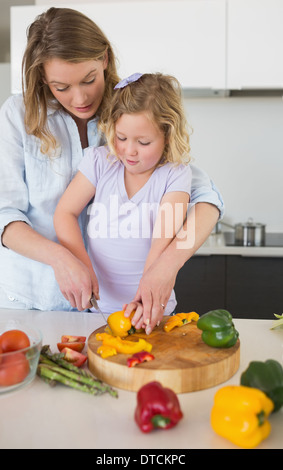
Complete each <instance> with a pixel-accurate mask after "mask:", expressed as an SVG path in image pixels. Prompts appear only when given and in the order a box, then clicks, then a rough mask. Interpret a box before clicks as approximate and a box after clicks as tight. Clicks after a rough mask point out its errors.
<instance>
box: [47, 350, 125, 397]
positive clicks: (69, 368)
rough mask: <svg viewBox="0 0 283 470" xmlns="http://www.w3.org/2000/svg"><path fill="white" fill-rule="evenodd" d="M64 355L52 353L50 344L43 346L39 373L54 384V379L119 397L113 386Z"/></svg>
mask: <svg viewBox="0 0 283 470" xmlns="http://www.w3.org/2000/svg"><path fill="white" fill-rule="evenodd" d="M63 357H64V354H62V353H60V354H57V353H56V354H52V353H51V351H50V347H49V346H47V345H45V346H43V347H42V349H41V354H40V359H39V366H38V375H39V376H40V377H42V378H44V380H45V381H51V382H52V385H54V381H58V382H61V383H64V384H65V385H68V386H70V387H73V388H76V389H78V390H82V391H85V392H88V393H92V394H94V395H98V394H102V393H109V394H110V395H111V396H114V397H118V393H117V391H116V390H114V389H113V388H112V387H110V386H109V385H107V384H105V383H103V382H102V381H101V380H99V379H97V378H96V377H94V376H93V375H92V374H90V373H88V372H87V371H85V370H83V369H80V368H79V367H76V366H74V365H73V364H71V363H70V362H68V361H66V360H65V359H63ZM74 384H76V385H74ZM88 389H90V390H91V391H88Z"/></svg>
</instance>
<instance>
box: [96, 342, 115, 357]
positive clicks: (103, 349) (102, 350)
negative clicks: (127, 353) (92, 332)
mask: <svg viewBox="0 0 283 470" xmlns="http://www.w3.org/2000/svg"><path fill="white" fill-rule="evenodd" d="M97 352H98V354H100V356H101V357H103V358H105V357H110V356H115V355H116V354H117V351H116V349H115V348H113V347H111V346H106V345H102V346H99V348H98V349H97Z"/></svg>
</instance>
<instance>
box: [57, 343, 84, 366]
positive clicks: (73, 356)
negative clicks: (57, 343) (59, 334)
mask: <svg viewBox="0 0 283 470" xmlns="http://www.w3.org/2000/svg"><path fill="white" fill-rule="evenodd" d="M61 352H62V353H64V354H65V356H64V359H66V361H68V362H71V363H72V364H74V366H77V367H81V366H82V365H83V364H84V363H85V361H86V360H87V356H85V355H84V354H81V353H79V352H77V351H74V350H73V349H71V348H69V347H68V348H64V349H62V351H61Z"/></svg>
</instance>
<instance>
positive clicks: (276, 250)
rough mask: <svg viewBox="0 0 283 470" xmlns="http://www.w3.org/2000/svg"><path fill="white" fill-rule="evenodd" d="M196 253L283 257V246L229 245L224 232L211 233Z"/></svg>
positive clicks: (201, 254) (202, 254)
mask: <svg viewBox="0 0 283 470" xmlns="http://www.w3.org/2000/svg"><path fill="white" fill-rule="evenodd" d="M196 255H200V256H210V255H238V256H248V257H254V256H257V257H270V258H282V257H283V247H277V246H271V247H270V246H260V247H257V246H229V245H226V244H225V241H224V236H223V233H213V234H211V235H210V236H209V237H208V239H207V240H206V242H205V243H204V244H203V245H202V246H201V248H199V250H198V251H197V252H196Z"/></svg>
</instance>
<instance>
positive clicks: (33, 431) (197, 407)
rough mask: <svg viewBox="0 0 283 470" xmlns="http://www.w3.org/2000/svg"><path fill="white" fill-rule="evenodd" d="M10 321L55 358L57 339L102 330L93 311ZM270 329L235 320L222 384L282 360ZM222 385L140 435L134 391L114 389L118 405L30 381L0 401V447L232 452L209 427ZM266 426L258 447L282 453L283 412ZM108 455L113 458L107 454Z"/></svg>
mask: <svg viewBox="0 0 283 470" xmlns="http://www.w3.org/2000/svg"><path fill="white" fill-rule="evenodd" d="M11 318H13V319H15V320H21V321H23V322H26V323H29V324H32V325H33V326H35V327H38V328H39V329H40V330H41V332H42V334H43V344H49V345H50V346H51V349H52V351H54V352H55V351H56V344H57V342H58V341H59V339H60V338H61V335H62V334H71V335H83V336H87V337H89V335H90V334H91V333H92V332H93V331H94V330H96V329H97V328H99V327H100V326H102V325H103V322H102V319H101V318H100V316H99V315H94V314H93V313H85V312H84V313H80V312H71V313H70V312H40V311H16V310H1V309H0V321H3V320H6V319H11ZM271 324H272V321H271V320H243V319H235V326H236V328H237V329H238V331H239V334H240V341H241V360H240V368H239V370H238V371H237V372H236V374H235V375H234V376H233V377H232V378H231V379H229V380H228V381H227V382H225V385H239V383H240V376H241V373H242V372H243V371H244V370H245V369H246V368H247V366H248V364H249V363H250V361H252V360H260V361H265V360H266V359H275V360H277V361H279V362H282V355H283V348H282V346H283V329H277V330H270V326H271ZM223 385H224V384H220V385H218V386H217V387H213V388H210V389H206V390H202V391H199V392H192V393H185V394H180V395H178V397H179V400H180V405H181V408H182V411H183V413H184V417H183V419H182V420H181V421H180V422H179V423H178V425H177V426H176V427H175V428H172V429H170V430H166V431H164V430H156V431H154V432H151V433H149V434H143V433H142V432H141V431H140V429H139V428H138V427H137V425H136V423H135V421H134V411H135V407H136V392H129V391H124V390H118V392H119V397H118V399H115V398H112V397H111V396H109V395H102V396H100V397H93V396H91V395H88V394H85V393H83V392H79V391H76V390H73V389H69V388H67V387H65V386H63V385H57V386H56V387H55V388H50V387H49V386H48V385H47V384H46V383H45V382H43V381H42V380H41V379H40V378H39V377H36V378H35V380H34V381H33V382H32V383H31V384H30V385H28V386H27V387H26V388H23V389H20V390H18V391H15V392H13V393H10V394H7V395H0V410H1V411H0V416H1V420H0V448H1V449H96V450H99V449H106V450H107V449H112V450H114V449H117V453H118V449H120V450H119V452H120V453H119V455H123V452H122V454H121V449H141V450H143V451H142V453H143V454H146V450H147V449H161V450H160V452H159V453H160V454H162V452H163V453H166V454H170V450H173V449H236V448H237V447H236V446H234V445H233V444H231V443H230V442H229V441H227V440H225V439H223V438H221V437H219V436H217V435H216V434H215V433H214V431H213V430H212V428H211V426H210V422H209V418H210V411H211V407H212V404H213V397H214V394H215V392H216V390H217V389H218V388H220V387H222V386H223ZM269 420H270V422H271V428H272V430H271V434H270V436H269V437H268V438H267V439H266V440H265V441H263V442H262V443H261V444H260V446H258V449H283V439H282V429H283V410H282V409H281V410H280V411H279V412H277V413H275V414H274V415H271V416H270V418H269ZM171 453H172V452H171ZM108 454H109V455H111V456H112V457H113V456H115V452H113V451H112V452H111V454H110V452H109V453H108ZM126 454H127V452H126V451H125V455H126ZM149 454H150V452H149ZM94 463H95V460H94Z"/></svg>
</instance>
